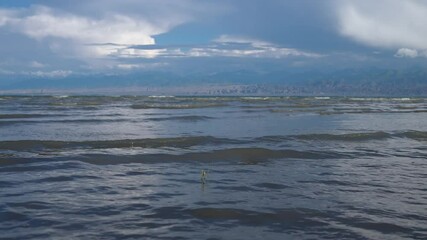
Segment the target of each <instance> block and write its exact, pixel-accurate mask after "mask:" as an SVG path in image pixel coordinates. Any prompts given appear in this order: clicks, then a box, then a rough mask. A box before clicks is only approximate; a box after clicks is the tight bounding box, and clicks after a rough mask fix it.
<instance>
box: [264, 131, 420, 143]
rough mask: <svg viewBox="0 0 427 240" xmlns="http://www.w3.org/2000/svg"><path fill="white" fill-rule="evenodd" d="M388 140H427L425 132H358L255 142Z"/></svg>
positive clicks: (306, 135)
mask: <svg viewBox="0 0 427 240" xmlns="http://www.w3.org/2000/svg"><path fill="white" fill-rule="evenodd" d="M389 138H409V139H412V140H427V132H424V131H414V130H410V131H403V132H391V133H388V132H383V131H375V132H358V133H344V134H329V133H313V134H300V135H288V136H264V137H259V138H256V141H261V142H282V141H292V140H308V141H310V140H314V141H317V140H322V141H355V142H357V141H370V140H386V139H389Z"/></svg>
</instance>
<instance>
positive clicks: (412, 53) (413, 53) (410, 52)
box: [394, 48, 418, 58]
mask: <svg viewBox="0 0 427 240" xmlns="http://www.w3.org/2000/svg"><path fill="white" fill-rule="evenodd" d="M394 56H395V57H410V58H415V57H418V51H417V50H415V49H409V48H401V49H399V50H397V52H396V54H395V55H394Z"/></svg>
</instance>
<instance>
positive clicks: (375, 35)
mask: <svg viewBox="0 0 427 240" xmlns="http://www.w3.org/2000/svg"><path fill="white" fill-rule="evenodd" d="M335 3H336V4H337V6H338V8H337V13H338V20H339V30H340V33H341V34H342V35H344V36H347V37H349V38H352V39H354V40H356V41H358V42H361V43H364V44H367V45H369V46H374V47H383V48H392V49H400V48H408V49H409V48H410V49H427V27H426V26H427V1H423V0H404V1H402V0H375V1H372V0H342V1H338V0H336V1H335ZM403 51H404V52H405V51H406V50H403ZM406 52H407V51H406ZM412 55H414V54H413V53H412Z"/></svg>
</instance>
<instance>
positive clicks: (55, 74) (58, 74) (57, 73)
mask: <svg viewBox="0 0 427 240" xmlns="http://www.w3.org/2000/svg"><path fill="white" fill-rule="evenodd" d="M72 73H73V72H72V71H70V70H54V71H34V72H23V74H25V75H31V76H35V77H47V78H65V77H68V76H70V75H71V74H72Z"/></svg>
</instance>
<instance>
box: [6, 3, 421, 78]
mask: <svg viewBox="0 0 427 240" xmlns="http://www.w3.org/2000/svg"><path fill="white" fill-rule="evenodd" d="M18 4H19V5H18ZM396 14H399V17H398V18H397V17H396ZM426 24H427V2H425V1H422V0H407V1H399V0H379V1H368V0H357V1H356V0H343V1H338V0H326V1H317V2H313V1H307V0H304V1H280V0H272V1H268V2H263V1H259V0H248V1H245V2H244V3H243V2H231V1H226V0H217V1H213V0H206V1H197V0H169V1H168V0H158V1H149V0H123V1H114V0H105V1H95V0H87V1H73V2H71V1H66V2H65V1H53V0H44V1H43V0H33V1H31V0H27V1H23V2H20V3H15V4H14V3H7V4H5V3H0V39H1V40H2V43H3V44H2V46H0V53H1V54H2V56H3V59H2V60H0V74H9V75H11V74H29V75H34V76H46V77H48V76H51V77H61V76H68V75H70V74H73V73H88V72H89V73H90V72H94V71H96V72H109V71H132V70H136V69H138V70H141V69H142V70H144V69H151V68H156V69H158V68H162V67H164V66H170V64H171V63H176V62H177V60H176V59H179V58H181V59H183V58H185V59H187V60H186V61H185V62H186V63H187V64H189V61H188V59H194V61H198V60H197V59H200V58H230V59H235V61H239V62H240V63H242V64H240V65H239V66H240V67H242V65H244V62H245V61H246V60H248V59H253V58H256V59H266V61H269V62H271V61H272V60H275V61H277V62H284V61H288V60H289V59H292V61H288V64H289V65H290V66H303V65H304V63H306V62H309V61H315V60H316V59H317V61H324V60H319V59H325V58H326V59H328V61H334V59H337V58H342V56H343V53H344V54H347V55H348V56H349V58H351V59H353V60H354V59H358V61H362V60H361V59H373V58H378V54H377V53H378V52H381V53H384V54H382V55H381V57H386V58H390V59H402V60H403V59H410V58H412V59H414V58H421V59H425V57H427V41H426V39H427V29H426V28H425V26H426ZM313 59H314V60H313ZM297 63H298V64H297ZM301 63H302V64H301Z"/></svg>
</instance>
